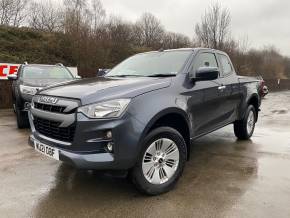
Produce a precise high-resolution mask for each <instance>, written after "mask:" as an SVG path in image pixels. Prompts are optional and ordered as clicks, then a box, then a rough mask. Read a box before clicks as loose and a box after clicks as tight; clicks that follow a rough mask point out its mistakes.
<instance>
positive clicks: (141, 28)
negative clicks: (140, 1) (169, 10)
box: [134, 13, 164, 48]
mask: <svg viewBox="0 0 290 218" xmlns="http://www.w3.org/2000/svg"><path fill="white" fill-rule="evenodd" d="M134 33H135V38H136V39H137V41H138V42H139V43H140V45H141V46H147V47H151V48H158V47H159V46H160V45H161V44H162V37H163V34H164V28H163V26H162V25H161V23H160V21H159V20H158V19H157V18H156V17H155V16H154V15H153V14H151V13H144V14H143V15H142V16H141V18H140V19H139V20H138V21H137V22H136V24H135V27H134Z"/></svg>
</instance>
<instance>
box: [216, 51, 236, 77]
mask: <svg viewBox="0 0 290 218" xmlns="http://www.w3.org/2000/svg"><path fill="white" fill-rule="evenodd" d="M219 59H220V61H221V65H222V68H223V74H224V75H228V74H231V73H232V72H233V67H232V64H231V62H230V60H229V58H228V57H227V56H225V55H221V54H219Z"/></svg>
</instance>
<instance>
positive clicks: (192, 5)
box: [102, 0, 290, 57]
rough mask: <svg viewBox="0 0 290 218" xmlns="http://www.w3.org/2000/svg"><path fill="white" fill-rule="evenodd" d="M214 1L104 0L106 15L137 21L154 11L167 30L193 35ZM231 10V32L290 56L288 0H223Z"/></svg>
mask: <svg viewBox="0 0 290 218" xmlns="http://www.w3.org/2000/svg"><path fill="white" fill-rule="evenodd" d="M214 2H216V1H212V0H142V1H140V0H102V3H103V6H104V8H105V10H106V12H107V15H110V14H113V15H117V16H120V17H122V18H124V19H125V20H128V21H132V22H134V21H135V20H136V19H138V18H139V17H140V16H141V14H142V13H144V12H151V13H152V14H154V15H155V16H156V17H157V18H158V19H160V21H161V23H162V24H163V25H164V27H165V28H166V30H168V31H173V32H179V33H183V34H185V35H187V36H189V37H190V38H192V37H193V35H194V26H195V24H196V23H197V22H199V21H200V18H201V16H202V15H203V14H204V12H205V10H206V8H208V6H209V5H211V4H212V3H214ZM220 2H221V5H222V6H223V7H226V8H228V9H229V10H230V12H231V18H232V22H231V30H232V33H231V35H232V36H233V37H234V38H235V39H237V40H244V39H248V44H249V47H251V48H257V49H260V48H263V47H264V46H271V45H274V46H275V47H276V48H277V49H278V50H279V51H280V52H281V53H282V54H283V55H287V56H289V57H290V1H289V0H239V1H238V0H223V1H220Z"/></svg>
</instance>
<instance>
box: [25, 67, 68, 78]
mask: <svg viewBox="0 0 290 218" xmlns="http://www.w3.org/2000/svg"><path fill="white" fill-rule="evenodd" d="M22 77H23V78H24V79H71V78H73V77H72V75H71V73H70V72H69V71H68V70H67V69H66V68H65V67H61V66H26V67H24V69H23V72H22Z"/></svg>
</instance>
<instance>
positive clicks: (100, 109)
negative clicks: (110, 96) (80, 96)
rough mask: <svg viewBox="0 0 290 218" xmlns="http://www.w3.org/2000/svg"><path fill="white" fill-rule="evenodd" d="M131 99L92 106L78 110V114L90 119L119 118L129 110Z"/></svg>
mask: <svg viewBox="0 0 290 218" xmlns="http://www.w3.org/2000/svg"><path fill="white" fill-rule="evenodd" d="M129 102H130V99H116V100H111V101H105V102H101V103H97V104H90V105H86V106H83V107H79V108H78V112H81V113H83V114H84V115H86V116H87V117H89V118H96V119H101V118H117V117H119V116H120V115H121V114H122V113H123V112H124V111H125V110H126V108H127V106H128V104H129Z"/></svg>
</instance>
